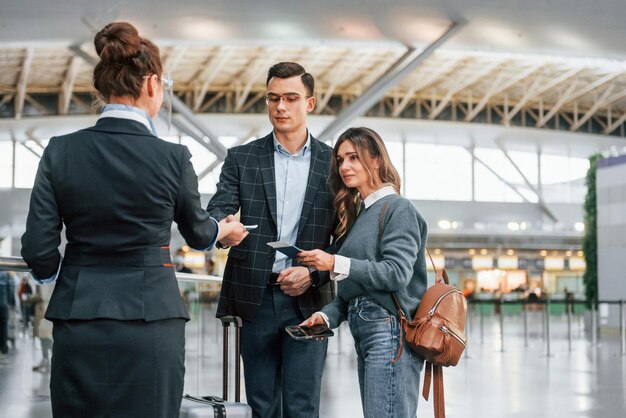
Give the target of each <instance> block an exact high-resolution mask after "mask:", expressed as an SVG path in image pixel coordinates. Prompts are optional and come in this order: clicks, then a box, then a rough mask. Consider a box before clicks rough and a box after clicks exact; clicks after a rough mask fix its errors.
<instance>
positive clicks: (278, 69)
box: [265, 62, 315, 96]
mask: <svg viewBox="0 0 626 418" xmlns="http://www.w3.org/2000/svg"><path fill="white" fill-rule="evenodd" d="M297 76H300V79H301V80H302V84H304V87H306V90H307V94H308V95H309V96H313V92H314V91H315V80H314V79H313V76H312V75H311V74H309V73H307V72H306V70H305V69H304V67H303V66H301V65H300V64H298V63H296V62H279V63H278V64H274V65H272V66H271V67H270V69H269V71H268V72H267V81H266V82H265V85H266V86H267V85H268V84H269V83H270V80H271V79H272V78H273V77H278V78H291V77H297Z"/></svg>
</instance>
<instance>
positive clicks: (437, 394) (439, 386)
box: [422, 361, 446, 418]
mask: <svg viewBox="0 0 626 418" xmlns="http://www.w3.org/2000/svg"><path fill="white" fill-rule="evenodd" d="M424 369H425V371H424V387H423V388H422V396H423V397H424V399H425V400H426V401H428V396H429V395H430V382H431V381H432V382H433V409H434V411H435V418H446V404H445V399H444V395H443V367H442V366H435V365H434V364H432V363H430V362H428V361H427V362H426V366H425V367H424Z"/></svg>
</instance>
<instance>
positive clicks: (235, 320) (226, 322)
mask: <svg viewBox="0 0 626 418" xmlns="http://www.w3.org/2000/svg"><path fill="white" fill-rule="evenodd" d="M220 321H222V327H223V328H224V347H223V353H224V361H223V364H222V367H223V376H222V392H223V395H224V400H225V401H227V400H228V328H229V327H230V324H234V325H235V402H240V401H241V360H240V359H239V356H240V354H241V327H242V326H243V322H242V320H241V318H240V317H238V316H232V315H226V316H222V317H220Z"/></svg>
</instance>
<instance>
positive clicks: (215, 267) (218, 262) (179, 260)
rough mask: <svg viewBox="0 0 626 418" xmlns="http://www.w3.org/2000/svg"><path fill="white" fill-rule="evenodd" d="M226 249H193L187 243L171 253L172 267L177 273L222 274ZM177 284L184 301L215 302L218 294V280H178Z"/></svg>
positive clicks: (219, 285) (226, 253)
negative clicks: (210, 250) (209, 250)
mask: <svg viewBox="0 0 626 418" xmlns="http://www.w3.org/2000/svg"><path fill="white" fill-rule="evenodd" d="M227 255H228V251H227V250H217V249H215V250H213V251H212V252H204V251H195V250H193V249H192V248H190V247H189V246H187V245H184V246H182V247H180V248H178V249H177V250H176V251H175V252H174V254H173V255H172V261H173V264H174V268H175V269H176V272H178V273H191V274H206V275H209V276H219V277H221V276H222V273H223V271H224V267H225V266H226V257H227ZM178 286H179V288H180V291H181V296H182V297H183V299H185V301H187V302H191V301H194V300H199V301H200V302H216V301H217V300H218V299H219V296H220V289H221V283H220V281H206V282H201V283H191V282H185V281H182V280H179V282H178Z"/></svg>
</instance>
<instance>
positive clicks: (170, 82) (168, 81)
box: [161, 76, 174, 91]
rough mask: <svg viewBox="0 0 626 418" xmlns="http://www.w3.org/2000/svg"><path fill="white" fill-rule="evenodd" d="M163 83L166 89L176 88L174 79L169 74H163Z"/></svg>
mask: <svg viewBox="0 0 626 418" xmlns="http://www.w3.org/2000/svg"><path fill="white" fill-rule="evenodd" d="M161 85H162V86H163V89H164V90H169V91H172V90H174V80H172V79H171V78H169V77H168V76H161Z"/></svg>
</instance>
